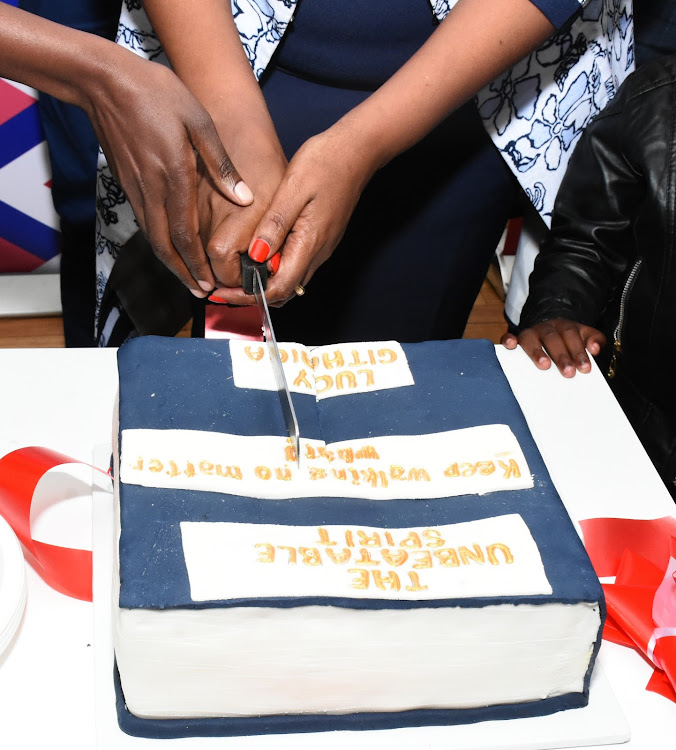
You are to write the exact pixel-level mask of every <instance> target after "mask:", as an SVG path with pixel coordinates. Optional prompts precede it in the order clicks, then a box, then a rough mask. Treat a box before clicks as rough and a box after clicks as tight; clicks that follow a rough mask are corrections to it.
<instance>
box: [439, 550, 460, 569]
mask: <svg viewBox="0 0 676 750" xmlns="http://www.w3.org/2000/svg"><path fill="white" fill-rule="evenodd" d="M434 556H435V557H436V558H437V560H439V562H440V563H441V564H442V565H443V566H444V567H445V568H457V567H459V565H460V560H458V553H457V552H456V551H455V550H454V549H453V547H446V549H437V550H434Z"/></svg>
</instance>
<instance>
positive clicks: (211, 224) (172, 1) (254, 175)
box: [144, 0, 287, 286]
mask: <svg viewBox="0 0 676 750" xmlns="http://www.w3.org/2000/svg"><path fill="white" fill-rule="evenodd" d="M194 7H195V6H194V3H193V2H191V1H190V0H145V2H144V8H145V10H146V13H147V14H148V18H149V19H150V22H151V23H152V26H153V29H154V30H155V32H156V33H157V35H158V37H159V38H160V40H161V42H162V46H163V48H164V51H165V52H166V54H167V56H168V58H169V61H170V62H171V66H172V68H173V70H174V71H175V73H176V74H177V75H178V76H179V77H180V79H181V80H182V81H183V82H184V83H185V85H186V86H187V87H188V88H189V89H190V91H191V92H192V93H193V94H194V95H195V97H196V98H197V99H198V100H199V101H200V102H201V103H202V105H203V106H204V107H205V108H206V109H207V111H208V112H209V114H210V115H211V117H212V118H213V120H214V123H215V125H216V128H217V130H218V133H219V136H220V138H221V140H222V142H223V143H225V144H226V145H227V148H228V153H229V154H230V156H231V157H232V158H233V160H234V161H235V163H236V164H237V165H238V168H239V169H240V172H241V174H242V175H243V176H244V178H245V180H246V182H247V184H248V185H249V186H250V187H251V188H252V190H253V192H254V194H255V196H256V200H255V203H254V204H253V205H251V206H249V207H247V208H245V209H241V208H238V207H235V206H233V205H232V204H229V203H227V202H225V201H223V199H222V198H221V197H220V196H219V195H217V194H215V193H214V192H213V189H211V187H210V185H209V182H208V181H203V183H202V184H201V186H200V194H201V203H200V224H201V226H202V233H203V238H204V242H205V246H206V247H207V254H208V256H209V260H210V263H211V268H212V270H213V273H214V276H215V277H216V279H218V280H219V281H220V282H221V283H222V284H224V285H226V286H238V285H239V284H240V262H239V255H240V254H241V253H244V252H246V251H247V248H248V246H249V241H250V239H251V235H252V233H253V231H254V229H255V227H256V225H257V223H258V221H259V220H260V218H261V216H262V215H263V212H264V211H265V209H266V208H267V206H268V205H269V202H270V200H271V199H272V196H273V195H274V192H275V190H276V189H277V186H278V185H279V182H280V180H281V178H282V176H283V174H284V172H285V170H286V166H287V162H286V157H285V156H284V152H283V150H282V147H281V144H280V143H279V139H278V138H277V133H276V131H275V128H274V125H273V123H272V119H271V118H270V115H269V113H268V109H267V105H266V103H265V99H264V98H263V94H262V92H261V89H260V86H259V85H258V81H257V80H256V77H255V76H254V73H253V70H252V68H251V64H250V63H249V60H248V59H247V57H246V54H245V52H244V49H243V47H242V43H241V41H240V37H239V33H238V31H237V28H236V26H235V22H234V19H233V15H232V8H231V4H230V2H229V0H228V1H225V0H202V2H201V3H200V11H199V13H196V12H195V10H194Z"/></svg>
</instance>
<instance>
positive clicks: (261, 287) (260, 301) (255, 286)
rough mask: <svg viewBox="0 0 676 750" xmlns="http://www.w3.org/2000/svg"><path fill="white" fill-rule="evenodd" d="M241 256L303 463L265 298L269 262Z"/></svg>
mask: <svg viewBox="0 0 676 750" xmlns="http://www.w3.org/2000/svg"><path fill="white" fill-rule="evenodd" d="M240 258H241V261H240V262H241V269H242V288H243V289H244V291H245V292H246V293H247V294H253V296H254V297H255V298H256V304H257V305H258V311H259V312H260V316H261V324H262V328H263V337H264V339H265V343H266V344H267V347H268V352H269V354H270V361H271V362H272V369H273V371H274V374H275V383H276V385H277V394H278V395H279V403H280V405H281V407H282V414H283V415H284V422H285V423H286V430H287V432H288V434H289V437H290V438H291V441H292V444H293V447H294V449H295V451H296V464H297V465H298V466H300V433H299V430H298V420H297V419H296V410H295V409H294V408H293V401H292V399H291V391H290V390H289V384H288V382H287V380H286V375H285V374H284V366H283V365H282V357H281V355H280V353H279V346H278V345H277V338H276V337H275V331H274V329H273V327H272V320H271V319H270V309H269V308H268V301H267V299H266V297H265V286H266V283H267V279H268V271H267V265H266V264H265V263H256V261H254V260H252V259H251V258H250V257H249V255H248V254H247V253H244V254H243V255H241V256H240Z"/></svg>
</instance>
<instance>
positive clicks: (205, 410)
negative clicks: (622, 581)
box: [113, 337, 604, 737]
mask: <svg viewBox="0 0 676 750" xmlns="http://www.w3.org/2000/svg"><path fill="white" fill-rule="evenodd" d="M280 349H281V352H282V358H283V360H284V367H285V371H286V376H287V380H288V381H289V384H290V387H291V389H292V391H293V392H294V393H293V400H294V406H295V410H296V413H297V416H298V422H299V425H300V435H301V440H300V456H296V452H295V448H294V445H293V443H292V442H291V441H290V439H289V438H288V435H287V432H286V427H285V423H284V419H283V416H282V411H281V408H280V405H279V398H278V394H277V391H276V386H275V383H274V379H273V375H272V369H271V364H270V362H269V360H268V354H267V350H266V349H265V346H264V345H263V344H258V343H256V342H242V341H227V340H199V339H178V340H177V339H163V338H156V337H144V338H139V339H136V340H133V341H130V342H128V343H127V344H125V345H124V346H123V347H121V348H120V350H119V352H118V370H119V379H120V387H119V425H118V426H116V429H115V435H116V437H117V438H118V440H117V441H116V442H117V447H116V449H115V451H114V458H115V467H114V474H115V479H116V481H115V486H116V509H117V529H116V532H117V535H118V538H117V539H116V545H115V572H114V582H115V585H114V587H113V588H114V591H113V599H114V601H113V610H114V615H113V619H114V622H113V633H114V644H115V656H116V675H115V679H116V683H117V690H118V717H119V721H120V726H121V727H122V729H123V730H124V731H126V732H128V733H130V734H136V735H140V736H148V737H182V736H194V735H199V736H203V735H216V736H233V735H242V734H262V733H286V732H308V731H311V732H320V731H325V730H335V729H379V728H393V727H405V726H421V725H440V724H442V725H443V724H457V723H466V722H474V721H480V720H488V719H505V718H518V717H524V716H533V715H542V714H547V713H552V712H554V711H559V710H564V709H570V708H576V707H580V706H583V705H585V704H586V702H587V700H588V690H589V679H590V675H591V671H592V668H593V665H594V661H595V658H596V654H597V651H598V647H599V644H600V637H601V629H602V625H603V619H604V605H603V594H602V591H601V587H600V585H599V582H598V579H597V577H596V575H595V574H594V571H593V569H592V567H591V564H590V562H589V559H588V557H587V555H586V552H585V550H584V547H583V545H582V543H581V541H580V539H579V537H578V535H577V533H576V531H575V529H574V527H573V525H572V523H571V521H570V519H569V517H568V515H567V513H566V511H565V509H564V507H563V504H562V503H561V500H560V498H559V496H558V494H557V492H556V490H555V488H554V486H553V484H552V482H551V479H550V477H549V475H548V473H547V470H546V468H545V465H544V463H543V461H542V458H541V457H540V454H539V452H538V450H537V447H536V445H535V443H534V441H533V438H532V436H531V434H530V432H529V430H528V427H527V425H526V422H525V419H524V417H523V415H522V413H521V410H520V408H519V406H518V404H517V402H516V400H515V398H514V396H513V394H512V392H511V389H510V387H509V384H508V383H507V381H506V379H505V377H504V375H503V373H502V370H501V368H500V365H499V363H498V361H497V358H496V355H495V350H494V347H493V345H492V344H490V343H489V342H487V341H469V340H463V341H446V342H425V343H420V344H404V345H400V344H397V343H396V342H365V343H359V344H342V345H337V346H332V347H321V348H316V349H313V350H308V349H305V348H304V347H302V346H299V345H297V344H280Z"/></svg>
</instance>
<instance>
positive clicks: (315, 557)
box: [298, 547, 322, 566]
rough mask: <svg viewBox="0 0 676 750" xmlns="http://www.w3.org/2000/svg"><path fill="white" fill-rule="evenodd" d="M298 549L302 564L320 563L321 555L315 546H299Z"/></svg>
mask: <svg viewBox="0 0 676 750" xmlns="http://www.w3.org/2000/svg"><path fill="white" fill-rule="evenodd" d="M298 551H299V552H300V554H301V555H302V557H303V565H313V566H314V565H321V564H322V556H321V554H320V552H319V550H318V549H317V548H316V547H299V548H298Z"/></svg>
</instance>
